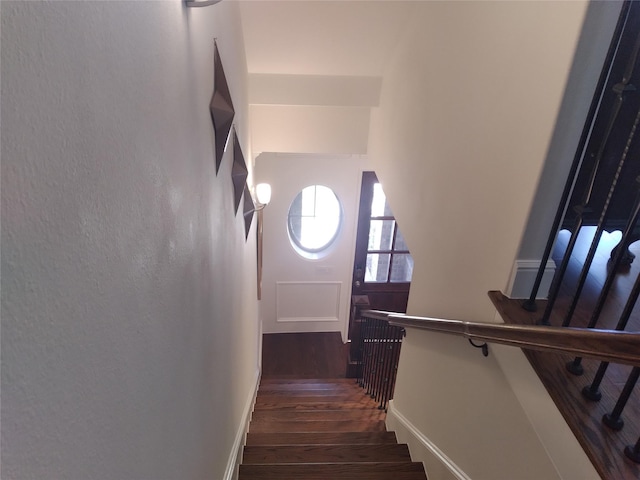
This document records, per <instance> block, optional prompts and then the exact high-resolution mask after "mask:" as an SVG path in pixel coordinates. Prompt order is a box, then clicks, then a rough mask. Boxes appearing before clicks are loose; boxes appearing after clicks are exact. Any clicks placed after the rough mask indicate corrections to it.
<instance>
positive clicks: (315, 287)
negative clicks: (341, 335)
mask: <svg viewBox="0 0 640 480" xmlns="http://www.w3.org/2000/svg"><path fill="white" fill-rule="evenodd" d="M341 290H342V282H340V281H320V282H318V281H299V282H282V281H280V282H276V322H337V321H339V320H340V297H341Z"/></svg>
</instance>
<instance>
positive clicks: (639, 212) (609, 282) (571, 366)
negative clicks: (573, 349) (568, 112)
mask: <svg viewBox="0 0 640 480" xmlns="http://www.w3.org/2000/svg"><path fill="white" fill-rule="evenodd" d="M636 182H637V183H638V184H640V177H638V178H637V179H636ZM639 217H640V193H639V194H638V195H637V197H636V200H635V205H634V208H633V212H632V215H631V217H630V219H629V221H628V222H627V226H626V227H625V230H624V234H623V235H622V240H620V243H619V244H618V249H617V250H616V253H615V255H614V258H613V263H612V265H611V266H610V267H611V268H610V270H609V273H608V275H607V278H606V280H605V282H604V286H603V287H602V290H601V291H600V295H599V296H598V301H597V303H596V306H595V308H594V310H593V312H592V314H591V318H590V319H589V323H588V324H587V328H595V326H596V325H597V323H598V319H599V318H600V314H601V313H602V309H603V308H604V305H605V303H606V301H607V297H608V295H609V291H610V290H611V287H612V286H613V282H614V280H615V278H616V271H617V269H618V267H619V266H620V263H621V262H622V258H623V257H624V254H625V250H626V248H627V247H628V244H629V240H630V237H631V235H632V233H633V231H634V229H635V227H636V224H637V223H638V218H639ZM636 283H637V282H636ZM634 288H635V287H634ZM632 297H633V293H632V294H631V296H630V297H629V299H631V298H632ZM637 298H638V297H637V294H636V296H635V298H634V299H633V302H632V303H631V309H630V310H629V311H628V314H627V306H628V305H629V299H628V300H627V306H625V309H624V311H623V313H622V315H621V317H620V320H618V325H617V326H616V330H624V329H625V327H626V325H627V320H628V319H629V316H630V315H631V310H633V305H635V303H636V300H637ZM622 319H624V322H621V320H622ZM605 369H606V367H605ZM567 370H569V371H570V372H571V373H573V374H574V375H582V374H583V372H584V369H583V368H582V358H581V357H576V358H575V359H574V360H573V361H572V362H569V363H568V364H567Z"/></svg>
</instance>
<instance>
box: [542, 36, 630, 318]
mask: <svg viewBox="0 0 640 480" xmlns="http://www.w3.org/2000/svg"><path fill="white" fill-rule="evenodd" d="M639 49H640V35H639V36H638V37H637V39H636V43H635V45H634V50H633V53H632V55H631V57H630V59H629V61H628V62H627V67H626V69H625V72H624V74H623V77H622V81H621V82H620V83H617V84H616V85H614V87H613V91H614V92H615V93H616V102H615V104H614V107H613V110H612V112H611V115H610V117H609V121H608V123H607V127H606V129H605V133H604V135H603V140H602V142H601V143H600V146H599V148H598V153H597V155H596V157H595V160H594V165H593V168H592V170H591V175H590V177H589V183H588V185H587V188H586V189H585V193H584V197H583V200H582V203H581V204H580V206H578V207H576V208H575V211H576V213H577V217H576V221H575V224H574V228H573V230H572V232H571V238H570V239H569V243H568V245H567V249H566V250H565V253H564V256H563V258H562V262H561V264H560V268H559V269H558V270H557V271H556V274H555V275H554V278H553V282H552V285H551V289H550V291H549V298H548V300H547V306H546V308H545V311H544V313H543V315H542V319H541V320H540V323H542V324H543V325H549V317H550V316H551V311H552V310H553V306H554V304H555V302H556V300H557V299H558V293H559V292H560V286H561V284H562V279H563V277H564V275H565V273H566V271H567V267H568V266H569V259H570V258H571V254H572V253H573V249H574V247H575V244H576V240H577V239H578V234H579V233H580V229H581V228H582V223H583V214H584V213H585V212H586V211H587V210H588V209H589V203H590V201H591V196H592V195H593V187H594V183H595V180H596V177H597V174H598V171H599V170H600V164H601V162H602V158H603V154H604V149H605V146H606V145H607V143H608V141H609V137H610V135H611V131H612V130H613V126H614V123H615V121H616V119H617V117H618V113H619V112H620V109H621V107H622V104H623V102H624V100H625V95H624V93H625V92H626V91H628V89H630V88H631V87H630V86H629V81H630V80H631V75H632V74H633V70H634V68H635V62H636V58H637V56H638V50H639ZM634 88H635V87H634ZM639 118H640V111H639V112H638V115H636V120H635V122H634V126H633V128H632V134H631V135H630V137H629V139H628V140H627V146H626V148H625V151H624V153H623V155H622V157H621V159H620V162H619V163H618V172H617V173H616V177H615V180H614V184H613V185H612V188H611V189H610V190H609V197H608V198H607V202H606V203H605V208H604V212H603V214H602V215H601V216H600V221H599V222H598V227H599V228H600V227H601V225H602V223H601V222H602V220H603V216H604V214H606V209H607V207H606V205H608V202H609V199H610V195H611V193H612V190H613V189H614V188H615V183H616V181H617V178H618V175H619V172H620V169H621V167H622V165H623V164H624V160H625V158H626V153H627V151H628V147H629V143H630V141H631V139H632V138H633V134H634V133H635V130H636V126H637V124H638V119H639ZM587 270H588V269H587ZM582 286H583V285H581V286H579V288H578V293H577V296H579V294H580V291H581V290H582ZM574 301H576V302H577V300H576V299H575V297H574ZM573 308H574V309H575V306H573ZM572 313H573V312H572ZM565 321H566V318H565Z"/></svg>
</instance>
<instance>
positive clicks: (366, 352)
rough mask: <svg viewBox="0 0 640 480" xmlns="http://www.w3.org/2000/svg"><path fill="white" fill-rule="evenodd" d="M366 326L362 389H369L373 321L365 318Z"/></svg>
mask: <svg viewBox="0 0 640 480" xmlns="http://www.w3.org/2000/svg"><path fill="white" fill-rule="evenodd" d="M364 320H365V325H364V336H363V342H364V345H363V352H362V382H361V383H360V386H361V387H362V388H366V387H367V376H368V374H369V368H370V366H371V361H370V358H371V328H372V324H373V320H372V319H370V318H368V317H367V318H365V319H364Z"/></svg>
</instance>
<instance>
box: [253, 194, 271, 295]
mask: <svg viewBox="0 0 640 480" xmlns="http://www.w3.org/2000/svg"><path fill="white" fill-rule="evenodd" d="M256 200H257V203H258V205H257V206H256V211H257V212H258V300H261V299H262V225H263V222H264V218H263V216H262V214H263V212H262V211H263V210H264V207H266V206H267V205H268V204H269V202H270V201H271V185H269V184H268V183H259V184H258V185H256Z"/></svg>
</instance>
